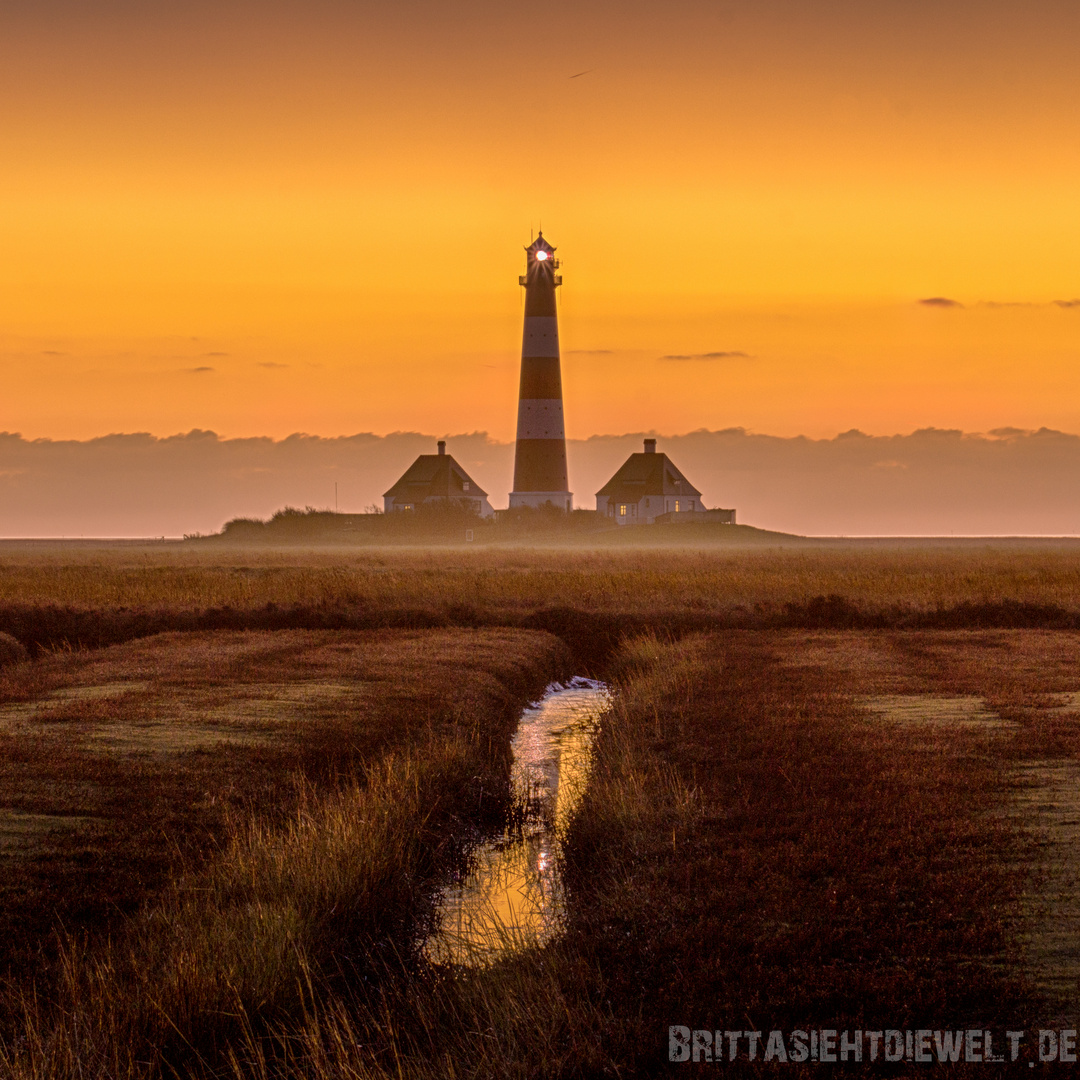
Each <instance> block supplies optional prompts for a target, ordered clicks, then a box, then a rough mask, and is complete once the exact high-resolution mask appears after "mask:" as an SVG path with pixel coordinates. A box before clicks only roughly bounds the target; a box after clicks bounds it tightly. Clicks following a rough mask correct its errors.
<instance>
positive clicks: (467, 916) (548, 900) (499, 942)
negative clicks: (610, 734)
mask: <svg viewBox="0 0 1080 1080" xmlns="http://www.w3.org/2000/svg"><path fill="white" fill-rule="evenodd" d="M609 700H610V697H609V694H608V691H607V688H606V687H605V686H604V684H603V683H600V682H595V681H593V680H589V679H575V680H573V682H572V683H570V685H568V686H551V687H549V688H548V690H547V692H546V693H545V694H544V697H543V699H542V700H541V701H540V702H539V703H537V704H536V705H533V706H530V707H529V708H528V709H526V710H525V711H524V712H523V713H522V716H521V721H520V723H519V725H518V729H517V732H516V733H515V734H514V738H513V742H512V744H511V745H512V749H513V754H514V767H513V785H514V795H515V799H516V800H518V801H520V802H521V803H522V804H524V805H525V806H526V807H527V812H526V814H525V823H524V826H523V828H521V829H519V830H514V831H513V832H507V833H504V834H503V835H502V836H500V837H498V838H497V839H494V840H490V841H488V842H486V843H484V844H481V845H480V846H479V847H478V848H477V849H476V850H475V851H474V852H473V853H472V855H471V858H470V860H469V869H468V873H467V875H466V876H465V878H464V879H463V880H462V881H461V882H460V883H458V884H455V885H452V886H450V887H448V888H447V889H446V890H444V892H443V894H442V896H441V897H440V902H439V922H438V928H437V930H436V932H435V933H434V934H433V935H432V936H431V938H429V939H428V941H427V943H426V944H425V946H424V951H425V953H426V955H427V957H428V958H429V959H430V960H432V961H433V962H435V963H440V964H447V963H452V964H465V965H469V966H483V965H485V964H490V963H493V962H494V961H495V960H497V959H499V958H500V957H501V956H503V955H505V954H506V953H507V952H512V951H516V950H519V949H524V948H528V947H530V946H538V945H543V944H545V943H546V942H548V941H550V940H551V939H552V938H553V937H554V936H555V935H556V934H558V933H559V931H560V929H561V927H562V925H563V923H564V918H565V908H566V902H565V895H564V892H563V881H562V867H561V863H560V860H559V858H558V851H559V842H560V841H561V840H562V839H563V837H565V835H566V830H567V829H568V828H569V826H570V822H571V821H572V820H573V817H574V813H575V812H576V810H577V808H578V805H579V804H580V802H581V798H582V795H583V794H584V792H585V785H586V784H587V783H588V778H589V769H590V767H591V764H592V744H593V738H594V736H595V733H596V722H597V719H598V717H599V716H600V714H601V713H602V712H603V711H604V709H606V708H607V706H608V702H609Z"/></svg>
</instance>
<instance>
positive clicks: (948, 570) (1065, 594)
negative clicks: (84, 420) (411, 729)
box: [0, 541, 1080, 614]
mask: <svg viewBox="0 0 1080 1080" xmlns="http://www.w3.org/2000/svg"><path fill="white" fill-rule="evenodd" d="M829 595H840V596H843V597H845V598H847V599H849V600H850V601H851V602H852V603H854V604H857V605H867V606H889V605H897V604H899V605H911V606H914V607H928V608H934V607H938V606H948V605H955V604H961V603H982V602H1000V601H1002V600H1014V601H1017V602H1021V603H1031V604H1059V605H1062V606H1065V607H1069V608H1080V541H1046V542H1037V541H956V542H953V543H950V542H945V541H942V542H940V543H937V544H934V545H926V544H917V543H891V544H890V543H886V542H869V541H867V542H862V543H856V542H851V543H843V542H839V541H838V542H831V543H818V544H806V545H803V546H799V547H786V546H777V547H769V546H760V545H758V546H753V547H743V546H739V545H733V546H726V545H717V546H713V547H702V548H687V549H653V548H640V549H635V548H630V549H623V550H615V551H596V550H592V551H590V550H562V549H527V548H520V549H509V550H506V549H491V548H486V549H484V548H479V549H469V548H466V547H462V548H457V549H454V550H440V549H405V550H402V549H394V548H383V549H372V550H366V549H365V550H363V551H359V552H356V551H351V550H349V549H319V548H314V549H304V548H292V549H289V548H279V549H270V550H267V549H263V548H243V547H229V546H218V547H212V548H211V547H202V546H199V545H197V544H190V545H184V544H176V545H169V546H147V547H137V546H130V547H128V546H125V547H116V548H104V549H102V548H87V549H81V550H80V549H71V548H63V547H56V548H51V549H50V548H48V547H46V548H38V547H33V548H28V547H25V546H20V545H19V544H18V543H16V542H10V541H9V542H6V543H5V544H3V545H0V605H10V604H31V605H45V604H58V605H64V606H74V607H82V608H89V609H101V608H112V607H126V608H129V609H131V608H149V609H154V608H165V609H184V610H191V609H205V608H223V607H229V608H233V609H237V610H241V609H260V608H264V607H265V606H266V605H267V604H273V605H276V606H278V607H294V606H301V607H305V606H319V605H323V606H339V605H355V606H360V607H373V608H379V609H387V608H393V609H405V608H413V609H425V608H426V609H430V610H433V611H444V610H447V609H451V608H454V607H456V606H459V605H470V606H472V607H473V608H476V609H478V610H481V611H483V610H491V611H493V612H495V613H503V614H509V613H517V612H522V611H529V610H532V609H534V608H536V607H537V606H541V605H547V606H569V607H575V608H580V609H582V610H597V611H609V610H618V611H627V612H641V613H646V614H651V613H656V612H666V611H672V610H692V611H705V612H712V611H717V612H721V611H728V610H730V609H732V608H735V607H743V608H751V609H752V608H754V607H755V606H758V605H762V606H766V607H777V606H782V605H784V604H787V603H794V604H801V603H805V602H806V601H808V600H810V599H811V598H813V597H816V596H829Z"/></svg>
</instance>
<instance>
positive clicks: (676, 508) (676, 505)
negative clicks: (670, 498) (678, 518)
mask: <svg viewBox="0 0 1080 1080" xmlns="http://www.w3.org/2000/svg"><path fill="white" fill-rule="evenodd" d="M678 512H679V500H678V499H676V500H675V513H676V514H677V513H678Z"/></svg>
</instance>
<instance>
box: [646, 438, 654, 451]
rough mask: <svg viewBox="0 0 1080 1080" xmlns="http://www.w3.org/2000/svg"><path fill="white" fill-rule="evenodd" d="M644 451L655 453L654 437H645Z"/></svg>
mask: <svg viewBox="0 0 1080 1080" xmlns="http://www.w3.org/2000/svg"><path fill="white" fill-rule="evenodd" d="M645 453H646V454H655V453H656V440H655V439H646V440H645Z"/></svg>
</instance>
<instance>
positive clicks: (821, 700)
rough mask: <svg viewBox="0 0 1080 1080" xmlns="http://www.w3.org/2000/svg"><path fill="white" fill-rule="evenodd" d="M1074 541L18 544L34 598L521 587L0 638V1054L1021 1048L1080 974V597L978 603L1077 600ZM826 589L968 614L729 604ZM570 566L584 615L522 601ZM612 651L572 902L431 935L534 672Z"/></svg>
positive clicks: (48, 1070)
mask: <svg viewBox="0 0 1080 1080" xmlns="http://www.w3.org/2000/svg"><path fill="white" fill-rule="evenodd" d="M1078 572H1080V551H1075V552H1074V550H1073V548H1072V547H1071V546H1069V545H1048V546H1045V547H1039V546H1037V545H1008V544H1004V545H1002V544H998V545H958V546H950V545H945V546H941V547H937V548H926V547H923V548H918V547H911V546H907V545H901V546H899V547H896V548H884V547H881V546H874V545H870V546H863V547H851V548H839V547H836V548H834V547H828V548H822V549H812V550H798V551H789V550H775V551H762V550H755V551H743V552H741V553H739V552H717V551H696V552H695V551H691V552H687V551H680V552H674V553H673V552H666V553H665V552H656V551H647V552H638V551H627V552H619V553H608V554H605V555H601V554H598V553H589V552H577V553H571V554H567V553H565V552H563V553H554V552H542V551H541V552H535V553H531V554H530V553H527V552H521V551H519V552H508V551H502V552H494V551H487V552H472V551H461V552H450V551H442V552H438V553H433V552H403V551H395V552H386V551H384V552H367V553H365V554H363V555H356V554H355V553H327V552H325V551H322V552H316V553H301V552H296V551H293V552H288V551H262V552H260V553H252V552H250V551H248V552H244V551H230V552H222V551H218V552H215V553H214V554H213V555H212V556H211V555H208V554H207V553H206V552H205V551H204V550H197V551H190V550H188V549H183V550H179V551H178V552H176V551H158V552H154V551H151V550H149V549H146V550H138V549H132V548H127V549H123V550H119V551H106V552H100V551H99V552H85V551H84V552H80V553H76V554H75V555H72V554H71V553H68V554H66V555H65V554H63V553H61V552H55V553H52V554H47V555H44V556H43V555H42V554H41V553H40V552H39V553H36V554H35V553H33V552H27V553H23V554H18V553H14V554H13V553H11V552H8V553H6V554H5V555H4V560H3V563H2V564H0V605H2V604H3V603H7V604H11V605H23V606H24V607H23V608H21V609H19V610H25V606H26V605H30V606H31V607H33V608H35V609H38V608H40V609H41V610H45V609H46V608H47V607H48V605H50V604H57V605H64V606H71V607H73V608H76V609H81V611H82V613H83V615H84V616H85V618H87V619H89V620H93V619H94V618H99V617H100V618H110V617H113V614H114V613H115V612H116V611H117V610H119V609H121V608H126V609H128V610H131V609H133V608H147V609H150V608H153V609H161V610H165V611H168V612H174V613H181V614H182V613H183V612H185V611H187V612H192V611H204V610H206V609H218V610H221V609H223V608H226V607H229V608H233V609H234V610H246V611H255V610H258V609H259V608H260V607H263V608H265V605H267V604H272V605H275V609H277V610H278V611H281V610H284V611H285V613H286V615H288V614H289V612H290V611H291V612H292V613H293V614H294V615H295V612H296V611H297V610H301V611H303V612H304V613H305V614H304V617H305V618H306V617H307V613H309V612H310V610H313V609H316V608H322V609H333V610H338V609H341V608H343V607H348V606H350V605H352V606H355V607H358V608H362V609H364V610H368V611H371V612H373V613H375V614H378V613H380V612H383V613H385V612H386V611H401V610H406V609H410V608H411V609H414V610H420V609H421V608H422V609H423V610H426V611H428V612H429V613H430V612H434V613H439V612H441V613H442V614H443V616H444V622H445V623H448V624H453V623H454V621H455V620H456V621H457V622H459V623H469V622H472V623H478V624H483V623H484V621H485V618H482V617H480V615H485V617H486V613H491V616H492V619H494V618H495V617H502V618H504V619H505V621H506V622H507V624H508V625H506V626H503V627H499V626H490V625H487V626H485V625H478V626H472V627H467V626H461V625H459V626H454V625H442V626H440V625H437V624H436V625H432V626H428V627H427V628H426V629H409V630H390V629H351V630H342V629H298V628H288V627H287V626H284V627H283V628H281V629H277V630H273V631H269V630H259V631H239V630H218V631H207V630H200V629H193V630H192V631H191V632H189V633H177V632H170V633H165V634H159V635H155V636H151V637H147V638H145V639H139V640H132V641H130V642H127V643H123V644H118V645H113V646H111V647H109V648H106V649H100V650H78V649H76V650H74V651H68V650H65V649H63V648H56V647H55V645H54V646H53V647H51V648H42V647H41V645H40V643H38V645H37V655H36V657H35V658H34V659H32V660H30V661H25V662H22V663H16V664H15V665H14V666H9V667H7V668H4V669H2V670H0V859H2V860H3V864H4V867H5V868H10V869H11V870H13V871H14V873H7V874H5V875H4V878H3V880H4V885H3V887H2V888H0V909H2V910H0V920H2V922H0V929H2V931H3V933H2V934H0V942H2V954H0V955H2V958H3V963H4V969H5V971H6V972H7V981H6V983H5V987H4V990H3V995H2V1010H0V1024H2V1027H0V1039H2V1043H0V1075H4V1076H7V1075H10V1076H12V1077H13V1078H16V1080H24V1078H31V1077H33V1078H35V1080H45V1078H51V1077H56V1078H60V1077H65V1078H66V1077H76V1076H107V1077H116V1078H121V1077H122V1078H132V1080H133V1078H135V1077H140V1078H141V1077H146V1078H148V1080H150V1078H156V1077H159V1076H166V1075H173V1072H176V1073H177V1074H179V1075H181V1076H192V1077H224V1076H228V1077H234V1078H240V1077H243V1078H249V1077H251V1078H256V1077H258V1078H268V1077H281V1078H285V1077H292V1076H296V1077H305V1078H311V1080H322V1078H327V1080H329V1078H330V1077H334V1078H337V1077H354V1076H355V1077H388V1076H395V1077H416V1078H422V1077H455V1076H463V1077H464V1076H470V1077H476V1076H492V1077H496V1076H511V1077H533V1076H553V1077H555V1076H559V1077H571V1076H582V1077H586V1076H595V1075H612V1076H638V1075H660V1074H666V1073H668V1072H669V1071H674V1072H675V1073H678V1072H679V1071H693V1072H694V1073H695V1075H696V1072H697V1069H698V1066H693V1065H688V1066H680V1065H671V1064H669V1063H668V1061H667V1052H668V1044H667V1039H668V1028H669V1026H670V1025H673V1024H675V1025H685V1026H687V1027H689V1028H692V1029H708V1030H741V1031H757V1030H761V1031H764V1032H766V1033H767V1032H768V1031H770V1030H773V1029H783V1030H787V1031H790V1030H792V1029H794V1028H800V1027H801V1028H810V1027H828V1028H834V1029H836V1028H839V1029H844V1028H850V1029H861V1030H875V1029H882V1030H883V1029H904V1028H920V1027H927V1028H931V1029H943V1028H948V1029H959V1028H975V1027H978V1028H979V1029H980V1030H981V1029H985V1028H991V1029H994V1030H995V1031H996V1032H998V1035H999V1044H1000V1040H1001V1039H1003V1032H1004V1030H1005V1029H1007V1028H1008V1029H1024V1030H1026V1031H1027V1032H1028V1039H1027V1041H1026V1042H1025V1044H1024V1053H1025V1054H1028V1053H1030V1051H1031V1050H1032V1044H1033V1043H1034V1031H1035V1029H1036V1028H1039V1027H1051V1026H1056V1027H1059V1028H1060V1027H1070V1026H1071V1027H1076V1026H1077V1021H1076V1017H1077V1014H1078V1012H1080V1008H1078V1003H1080V899H1077V897H1080V857H1078V856H1077V854H1076V851H1077V850H1078V848H1077V840H1078V839H1080V837H1078V836H1077V835H1076V827H1075V822H1076V820H1080V795H1078V794H1077V793H1078V792H1080V761H1078V758H1080V632H1076V631H1073V630H1069V629H1065V630H1062V629H1046V628H1043V629H1039V628H1030V627H1027V628H1011V629H1008V628H1007V629H1001V628H998V629H986V628H983V627H981V626H979V625H978V611H977V610H976V609H975V608H972V607H971V606H970V605H972V604H976V603H978V604H1002V603H1011V604H1015V605H1024V604H1027V605H1038V606H1041V607H1040V608H1039V610H1042V609H1044V608H1050V609H1053V610H1054V611H1057V612H1061V611H1065V612H1068V611H1071V610H1074V609H1075V610H1080V594H1078V591H1077V585H1078ZM830 595H840V596H843V597H845V602H846V603H847V604H849V605H850V607H852V608H854V609H855V610H863V609H865V608H866V607H872V606H877V607H883V606H889V605H893V606H900V607H902V608H904V610H914V609H926V610H938V609H939V608H940V607H941V606H942V605H951V606H952V607H953V608H954V609H955V610H956V611H958V612H959V613H960V614H961V615H964V613H968V615H971V612H973V611H974V612H975V615H974V616H972V621H973V622H974V625H972V626H970V627H969V628H967V629H949V630H943V629H919V628H902V629H897V628H888V627H884V628H871V627H862V628H859V629H847V630H841V629H829V628H820V627H815V626H798V625H796V626H791V625H786V626H785V625H767V626H758V627H753V626H751V627H744V628H739V627H734V626H732V625H730V624H729V623H727V622H725V621H724V619H722V618H720V616H721V615H723V613H724V612H727V611H730V610H731V609H732V608H733V607H739V606H742V607H744V608H746V609H749V610H753V609H754V608H755V606H763V607H766V608H768V609H769V610H776V609H782V608H783V605H784V604H802V605H810V604H811V603H812V601H813V600H814V598H815V597H818V596H823V597H828V596H830ZM558 605H565V606H566V608H567V609H569V614H568V613H567V611H565V610H564V611H563V612H562V613H561V614H560V616H559V618H557V619H552V620H550V628H552V629H555V630H560V627H561V631H560V632H561V633H562V640H561V641H560V640H559V639H558V638H557V637H555V636H553V635H552V634H548V633H542V632H537V631H535V630H532V631H530V630H528V629H523V628H522V626H523V625H527V624H528V622H529V616H530V613H535V612H537V611H550V610H551V609H553V608H555V609H558ZM964 605H969V606H967V607H965V606H964ZM834 606H835V605H834ZM688 609H689V610H693V611H696V612H699V613H704V615H706V616H708V617H712V616H716V617H717V618H716V623H717V625H716V626H714V627H712V628H710V626H709V625H708V619H706V621H705V623H704V624H703V628H702V626H697V628H695V624H693V623H692V622H688V623H679V622H678V621H677V620H676V621H674V622H673V621H672V619H673V617H674V616H677V615H681V614H682V613H685V611H687V610H688ZM2 610H3V608H2V606H0V611H2ZM13 610H14V609H13ZM803 610H806V611H812V610H813V608H812V607H810V606H806V607H804V609H803ZM478 613H479V614H478ZM954 614H955V612H954ZM1029 614H1030V612H1029ZM965 617H967V616H965ZM1055 617H1056V616H1055ZM590 619H592V620H593V622H589V620H590ZM597 620H602V623H601V622H600V621H597ZM603 620H606V621H603ZM650 620H652V625H651V626H650V625H649V621H650ZM286 622H287V619H286ZM510 624H513V625H510ZM601 625H602V626H603V627H604V647H603V648H602V649H598V648H596V647H594V646H595V642H593V641H592V640H590V639H589V627H593V628H595V627H597V626H601ZM672 626H675V627H676V629H677V630H678V633H677V634H675V635H673V634H672ZM583 627H584V630H583ZM619 627H622V630H621V631H620V630H619ZM613 628H614V629H613ZM3 629H12V630H14V631H16V632H17V630H18V626H17V625H16V623H14V622H13V623H9V624H7V625H5V624H4V623H3V621H2V620H0V630H3ZM136 629H137V627H136ZM17 636H18V635H17ZM27 643H28V644H31V645H34V642H29V641H28V642H27ZM586 669H588V670H590V671H592V672H593V673H594V674H595V673H599V674H602V675H603V676H604V677H606V678H609V679H610V680H611V681H612V683H613V686H614V688H615V691H616V697H615V706H614V708H613V709H612V711H611V712H610V713H608V714H607V716H606V717H605V719H604V722H603V724H602V727H601V731H600V736H599V740H598V743H597V747H596V759H595V769H594V774H593V778H592V781H591V784H590V786H589V789H588V791H587V793H586V796H585V800H584V802H583V805H582V808H581V809H580V811H579V813H578V815H577V818H576V819H575V823H574V825H573V827H572V828H571V831H570V835H569V838H568V840H567V842H566V844H565V845H564V850H563V853H562V857H563V859H564V862H565V874H566V881H567V889H568V893H567V895H568V903H569V924H568V926H567V930H566V933H565V934H564V936H563V937H562V938H561V939H560V940H558V941H557V942H555V943H554V944H552V945H549V946H547V947H546V948H545V949H543V950H539V951H536V952H533V953H525V954H522V955H518V956H514V957H508V958H507V959H506V960H505V961H503V962H501V963H499V964H497V965H495V966H494V967H491V968H486V969H481V970H475V971H466V970H455V969H448V968H434V969H433V968H430V967H429V966H427V965H426V964H425V963H424V962H423V960H422V957H421V956H420V955H419V954H418V951H417V944H418V940H419V938H418V935H419V933H420V928H422V926H423V925H424V924H425V922H424V920H425V919H426V918H427V915H428V913H429V910H430V903H431V900H432V896H433V888H434V883H435V882H437V881H438V880H439V879H440V874H444V873H445V872H446V867H447V866H448V865H449V864H452V863H453V861H454V859H455V858H456V857H457V853H458V852H459V850H460V846H461V844H462V843H464V842H466V840H467V838H468V837H469V836H471V835H474V834H475V830H477V829H479V828H482V827H484V826H485V825H490V824H492V823H494V822H499V821H502V820H504V818H505V815H506V814H507V812H508V811H511V810H512V809H513V808H512V807H510V806H508V803H507V792H508V784H507V777H508V742H509V734H510V731H511V729H512V724H513V717H514V715H515V713H516V710H517V709H518V708H520V706H521V704H522V703H523V702H524V701H526V700H527V699H528V698H529V697H530V696H533V695H535V694H536V692H537V691H538V689H539V687H541V686H542V685H543V683H544V682H545V681H546V680H548V679H550V678H551V677H553V676H554V675H555V674H559V675H565V674H568V673H571V672H574V671H577V672H582V671H584V670H586ZM742 1045H743V1048H744V1057H745V1048H746V1045H747V1044H746V1043H745V1042H744V1043H743V1044H742ZM1022 1063H1026V1058H1025V1061H1024V1062H1022ZM879 1064H880V1063H879ZM702 1067H705V1066H702ZM716 1067H717V1066H715V1065H710V1066H707V1068H709V1069H710V1070H711V1069H713V1068H716ZM723 1067H724V1068H726V1069H727V1070H728V1071H729V1072H735V1073H745V1074H752V1075H754V1074H757V1073H759V1072H761V1071H762V1070H765V1071H768V1070H769V1069H771V1068H772V1066H768V1067H766V1066H765V1065H764V1064H763V1063H761V1062H759V1061H758V1062H750V1061H746V1060H741V1061H736V1062H732V1063H725V1065H724V1066H723ZM970 1067H971V1068H975V1069H976V1070H977V1071H980V1070H981V1068H982V1066H981V1065H972V1066H970ZM862 1068H864V1069H866V1070H870V1071H873V1070H874V1069H876V1068H877V1065H874V1066H871V1065H870V1064H869V1063H864V1066H863V1067H862ZM940 1068H941V1069H942V1070H944V1071H947V1072H949V1073H950V1074H951V1073H955V1072H956V1071H957V1070H958V1069H959V1070H960V1071H961V1072H962V1071H964V1069H965V1066H964V1065H963V1064H960V1065H957V1066H947V1067H946V1066H941V1067H940ZM170 1070H172V1071H170ZM1025 1071H1026V1069H1025ZM980 1074H981V1075H982V1074H983V1073H982V1072H981V1071H980Z"/></svg>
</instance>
